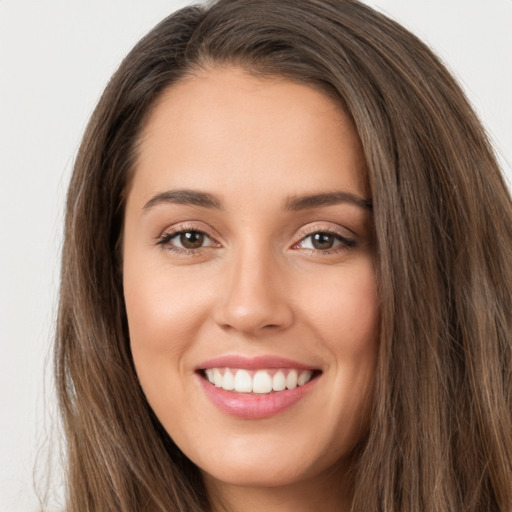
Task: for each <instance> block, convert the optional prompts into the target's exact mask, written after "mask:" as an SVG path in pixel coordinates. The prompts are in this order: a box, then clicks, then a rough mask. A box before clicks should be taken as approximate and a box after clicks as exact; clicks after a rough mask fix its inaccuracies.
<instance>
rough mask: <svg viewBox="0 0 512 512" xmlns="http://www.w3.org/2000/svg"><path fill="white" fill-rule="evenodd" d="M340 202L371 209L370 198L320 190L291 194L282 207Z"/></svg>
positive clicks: (326, 204)
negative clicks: (311, 192) (299, 194)
mask: <svg viewBox="0 0 512 512" xmlns="http://www.w3.org/2000/svg"><path fill="white" fill-rule="evenodd" d="M340 203H348V204H352V205H354V206H358V207H359V208H363V209H364V210H367V211H372V208H373V205H372V201H371V200H370V199H363V198H362V197H359V196H356V195H355V194H351V193H350V192H343V191H335V192H320V193H318V194H309V195H302V196H291V197H289V198H287V199H286V200H285V202H284V209H285V210H288V211H293V212H296V211H299V210H307V209H310V208H321V207H323V206H333V205H336V204H340Z"/></svg>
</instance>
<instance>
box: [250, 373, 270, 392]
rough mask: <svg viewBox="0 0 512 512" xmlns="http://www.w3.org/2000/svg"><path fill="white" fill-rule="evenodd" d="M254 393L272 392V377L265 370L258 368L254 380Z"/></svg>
mask: <svg viewBox="0 0 512 512" xmlns="http://www.w3.org/2000/svg"><path fill="white" fill-rule="evenodd" d="M252 391H253V393H270V392H271V391H272V377H271V376H270V375H269V374H268V373H267V372H266V371H265V370H258V371H257V372H256V373H255V375H254V378H253V381H252Z"/></svg>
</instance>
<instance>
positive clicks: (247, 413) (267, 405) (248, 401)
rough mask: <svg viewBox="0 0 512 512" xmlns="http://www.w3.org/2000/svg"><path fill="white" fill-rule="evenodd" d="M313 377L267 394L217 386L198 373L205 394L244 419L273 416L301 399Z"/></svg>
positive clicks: (224, 410)
mask: <svg viewBox="0 0 512 512" xmlns="http://www.w3.org/2000/svg"><path fill="white" fill-rule="evenodd" d="M318 378H319V377H315V378H313V379H312V380H310V381H309V382H307V383H306V384H304V385H303V386H299V387H296V388H295V389H287V390H284V391H277V392H274V393H267V394H261V395H258V394H252V393H237V392H236V391H226V390H225V389H222V388H218V387H216V386H214V385H213V384H211V383H210V382H208V381H207V380H206V379H204V378H203V377H202V376H201V375H198V379H199V381H200V383H201V386H202V387H203V389H204V391H205V393H206V396H207V397H208V398H209V399H210V400H211V401H212V402H213V403H214V404H215V405H216V406H217V407H218V408H219V409H220V410H221V411H223V412H225V413H226V414H230V415H231V416H237V417H238V418H245V419H261V418H269V417H271V416H275V415H276V414H279V413H280V412H283V411H284V410H286V409H288V408H289V407H292V406H293V405H295V404H296V403H297V402H299V401H300V400H302V399H303V398H304V397H305V396H306V395H307V394H308V393H309V391H310V390H311V389H312V387H313V386H314V385H315V383H316V381H317V380H318Z"/></svg>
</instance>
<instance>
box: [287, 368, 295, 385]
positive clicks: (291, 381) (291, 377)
mask: <svg viewBox="0 0 512 512" xmlns="http://www.w3.org/2000/svg"><path fill="white" fill-rule="evenodd" d="M286 387H287V388H288V389H295V388H296V387H297V370H291V371H290V372H289V373H288V375H287V376H286Z"/></svg>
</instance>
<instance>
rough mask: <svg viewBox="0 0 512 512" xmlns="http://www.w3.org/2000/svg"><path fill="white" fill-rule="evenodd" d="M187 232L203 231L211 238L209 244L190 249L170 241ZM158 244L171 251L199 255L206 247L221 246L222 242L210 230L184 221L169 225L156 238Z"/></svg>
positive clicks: (202, 232)
mask: <svg viewBox="0 0 512 512" xmlns="http://www.w3.org/2000/svg"><path fill="white" fill-rule="evenodd" d="M187 232H196V233H201V234H203V235H205V237H206V238H208V239H209V240H210V242H212V243H210V244H209V245H206V246H204V247H198V248H196V249H189V248H186V247H179V246H176V245H173V244H171V243H170V241H171V240H172V239H173V238H175V237H177V236H179V235H180V234H182V233H187ZM155 243H156V245H160V246H162V247H164V248H165V249H167V250H169V251H173V252H175V253H178V254H185V255H197V254H199V253H200V252H201V251H203V250H205V249H209V248H210V247H220V246H221V244H220V243H219V242H218V240H217V237H215V236H214V235H212V234H211V232H210V230H208V229H205V228H204V227H199V226H197V225H194V224H193V223H184V224H177V225H174V226H170V227H167V228H166V229H164V230H163V231H162V232H161V233H160V234H159V235H158V236H157V237H156V240H155Z"/></svg>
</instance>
